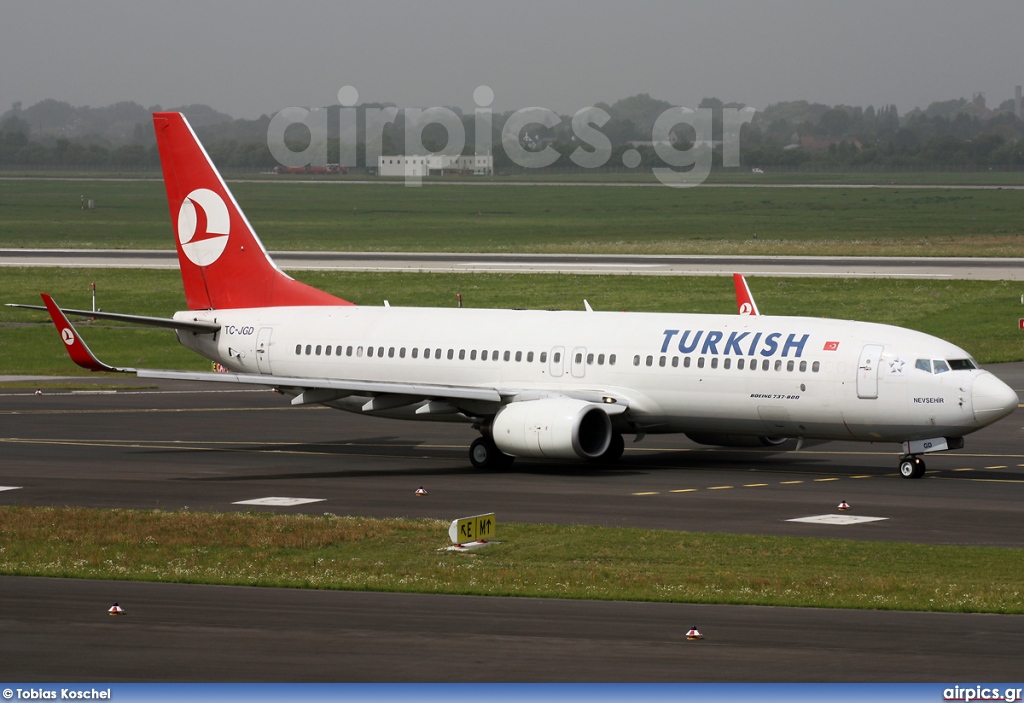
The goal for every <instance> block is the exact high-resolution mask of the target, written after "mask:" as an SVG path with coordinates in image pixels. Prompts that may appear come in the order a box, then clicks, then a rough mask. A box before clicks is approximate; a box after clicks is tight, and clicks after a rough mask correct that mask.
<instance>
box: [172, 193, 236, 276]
mask: <svg viewBox="0 0 1024 703" xmlns="http://www.w3.org/2000/svg"><path fill="white" fill-rule="evenodd" d="M230 233H231V216H230V215H229V214H228V207H227V205H225V204H224V200H223V199H222V198H221V197H220V196H219V195H217V194H216V193H214V192H213V191H212V190H209V189H208V188H196V189H195V190H193V191H192V192H191V193H189V194H188V195H186V196H185V199H184V200H183V201H182V202H181V208H180V209H179V210H178V241H179V242H181V250H182V251H183V252H184V253H185V256H187V257H188V260H189V261H191V262H192V263H193V264H195V265H196V266H209V265H210V264H212V263H213V262H215V261H216V260H217V259H219V258H220V255H221V254H223V253H224V249H225V248H226V247H227V245H228V236H229V234H230Z"/></svg>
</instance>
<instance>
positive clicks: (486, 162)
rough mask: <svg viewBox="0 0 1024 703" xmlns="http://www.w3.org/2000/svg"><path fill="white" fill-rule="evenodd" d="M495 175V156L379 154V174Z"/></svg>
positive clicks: (420, 175)
mask: <svg viewBox="0 0 1024 703" xmlns="http://www.w3.org/2000/svg"><path fill="white" fill-rule="evenodd" d="M456 174H459V175H472V176H493V175H494V157H493V156H491V155H487V156H475V155H470V156H445V155H443V154H428V155H426V156H404V155H399V156H378V157H377V175H378V176H399V177H403V178H405V177H410V176H411V177H415V178H422V177H423V176H445V175H456Z"/></svg>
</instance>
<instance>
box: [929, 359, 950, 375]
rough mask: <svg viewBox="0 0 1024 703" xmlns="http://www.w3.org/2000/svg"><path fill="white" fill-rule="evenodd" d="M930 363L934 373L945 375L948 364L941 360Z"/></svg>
mask: <svg viewBox="0 0 1024 703" xmlns="http://www.w3.org/2000/svg"><path fill="white" fill-rule="evenodd" d="M932 363H933V364H934V365H935V373H946V372H947V371H949V364H947V363H946V362H945V361H943V360H942V359H936V360H935V361H933V362H932Z"/></svg>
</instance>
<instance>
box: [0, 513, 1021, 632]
mask: <svg viewBox="0 0 1024 703" xmlns="http://www.w3.org/2000/svg"><path fill="white" fill-rule="evenodd" d="M447 527H448V525H447V523H444V522H440V521H436V520H400V519H388V520H377V519H369V518H353V517H338V516H334V515H329V514H325V515H322V516H307V515H277V514H265V513H261V514H255V513H198V512H188V511H183V512H161V511H141V510H91V509H85V508H52V507H18V506H7V507H0V545H2V546H0V573H3V574H14V575H26V576H28V575H31V576H54V577H63V578H90V579H125V580H135V581H160V582H177V583H207V584H231V585H244V586H273V587H290V588H318V589H338V590H369V591H398V592H410V593H448V594H473V595H491V596H528V597H540V598H587V599H597V600H632V601H668V602H687V603H733V604H749V605H778V606H807V607H821V608H825V607H828V608H872V609H885V610H919V611H948V612H992V613H1022V612H1024V584H1022V582H1021V574H1022V573H1024V551H1022V550H1019V549H1003V548H996V547H961V546H937V545H920V544H904V543H886V542H857V541H847V540H834V539H807V538H792V537H770V536H752V535H723V534H697V533H687V532H670V531H666V530H641V529H622V528H603V527H582V526H570V527H566V526H555V525H523V524H508V525H504V524H502V525H499V528H498V539H499V540H500V543H497V544H493V545H491V546H489V547H487V548H485V549H480V550H477V551H474V552H472V553H471V554H458V553H453V552H450V551H446V550H445V549H444V548H445V547H446V546H448V544H449V542H448V537H447Z"/></svg>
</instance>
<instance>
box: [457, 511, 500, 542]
mask: <svg viewBox="0 0 1024 703" xmlns="http://www.w3.org/2000/svg"><path fill="white" fill-rule="evenodd" d="M497 526H498V521H497V520H496V519H495V518H494V513H487V514H486V515H473V516H471V517H462V518H459V519H458V520H453V521H452V524H451V525H450V526H449V527H448V536H449V537H451V540H452V544H465V543H466V542H480V541H483V540H487V539H494V533H495V528H497Z"/></svg>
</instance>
